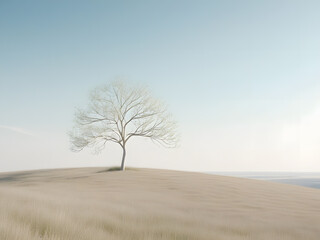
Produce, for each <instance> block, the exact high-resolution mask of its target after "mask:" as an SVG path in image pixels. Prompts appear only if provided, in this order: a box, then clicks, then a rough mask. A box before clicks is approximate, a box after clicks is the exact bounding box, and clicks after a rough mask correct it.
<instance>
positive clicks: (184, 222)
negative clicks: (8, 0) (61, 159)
mask: <svg viewBox="0 0 320 240" xmlns="http://www.w3.org/2000/svg"><path fill="white" fill-rule="evenodd" d="M0 209H1V211H0V239H3V240H21V239H23V240H40V239H41V240H43V239H46V240H49V239H50V240H62V239H67V240H88V239H94V240H100V239H101V240H102V239H103V240H105V239H110V240H113V239H128V240H129V239H130V240H132V239H133V240H134V239H137V240H138V239H139V240H141V239H148V240H152V239H176V240H178V239H181V240H186V239H195V240H201V239H210V240H212V239H217V240H238V239H255V240H260V239H266V240H267V239H282V240H287V239H288V240H289V239H297V240H298V239H299V240H300V239H304V240H307V239H310V240H313V239H314V240H318V239H319V236H320V224H319V223H320V190H318V189H311V188H304V187H299V186H292V185H286V184H279V183H272V182H265V181H259V180H250V179H241V178H235V177H224V176H215V175H208V174H202V173H191V172H178V171H169V170H151V169H131V170H128V171H125V172H117V171H112V172H111V171H106V170H105V169H103V168H81V169H57V170H39V171H25V172H14V173H1V174H0Z"/></svg>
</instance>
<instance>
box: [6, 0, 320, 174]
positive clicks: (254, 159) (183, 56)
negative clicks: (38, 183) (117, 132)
mask: <svg viewBox="0 0 320 240" xmlns="http://www.w3.org/2000/svg"><path fill="white" fill-rule="evenodd" d="M319 12H320V2H319V1H292V0H290V1H289V0H288V1H281V0H280V1H279V0H278V1H271V0H270V1H102V0H100V1H89V0H88V1H67V0H63V1H43V0H42V1H40V0H39V1H33V0H30V1H14V0H11V1H1V2H0V143H1V145H0V171H1V170H14V169H25V168H41V167H63V166H77V164H80V165H81V164H82V165H83V166H85V165H86V163H88V162H90V164H91V165H97V164H98V165H99V164H100V165H108V164H109V163H114V164H117V163H118V159H117V158H118V155H117V154H115V156H110V155H108V154H109V153H113V151H114V148H117V146H112V145H110V148H108V149H107V151H106V153H105V154H102V155H101V156H98V157H97V156H95V157H94V158H95V159H96V160H95V161H96V162H95V161H91V160H88V158H91V155H89V154H88V155H85V153H79V154H78V155H76V157H75V155H70V153H69V152H68V151H67V148H68V139H67V136H66V131H67V130H68V129H70V127H71V126H72V118H73V110H74V107H75V106H81V105H83V104H85V103H86V100H87V95H88V92H89V90H90V89H92V88H93V87H95V86H97V85H100V84H102V83H105V82H108V81H110V80H112V79H114V78H115V77H123V78H126V79H128V81H135V82H141V83H144V84H147V85H149V87H150V88H151V89H152V90H153V92H154V94H155V95H157V96H159V97H160V98H162V99H164V100H166V101H167V102H168V103H169V105H170V109H171V111H172V112H173V113H174V115H175V116H176V118H177V119H178V120H179V122H180V126H181V132H182V137H183V139H182V144H181V148H180V149H177V150H176V151H174V152H172V151H171V150H170V151H169V152H168V150H165V149H157V150H156V151H158V152H159V154H158V156H157V157H158V159H156V160H155V161H154V162H156V164H154V163H152V161H149V162H145V161H141V160H139V159H141V157H143V156H144V155H143V154H142V152H141V153H140V154H141V155H139V151H138V150H137V149H139V147H140V145H139V146H138V145H137V146H136V147H135V148H134V149H132V150H131V152H132V154H131V156H130V154H128V162H127V163H128V165H133V166H145V167H162V168H175V169H185V170H199V171H200V170H213V171H215V170H222V171H228V170H295V171H296V170H301V171H311V170H318V171H320V151H319V150H318V148H319V146H320V116H319V115H320V97H319V90H320V68H319V66H320V44H319V43H320V30H319V26H320V14H319ZM318 120H319V122H318ZM318 125H319V127H318ZM311 126H312V127H311ZM17 129H19V131H17ZM15 130H16V131H15ZM23 132H24V133H26V132H27V133H28V134H29V133H30V134H29V135H28V134H24V133H23ZM19 134H20V135H23V137H21V138H19V136H20V135H19ZM31 135H34V136H36V137H35V138H37V140H34V139H33V138H32V136H31ZM17 138H19V140H17ZM24 138H26V139H27V140H21V139H24ZM28 138H31V139H28ZM8 139H11V140H10V141H8ZM48 139H50V141H51V142H45V141H49V140H48ZM195 139H200V140H196V141H195ZM37 141H39V142H41V143H43V145H46V146H47V147H40V145H39V144H38V143H39V142H37ZM26 142H28V144H31V142H33V143H32V144H31V145H30V146H29V145H28V144H25V143H26ZM58 142H59V144H61V146H60V148H58V147H56V145H58ZM62 142H63V144H62ZM45 143H46V144H45ZM147 146H149V145H147ZM55 147H56V148H57V150H55V151H54V150H53V149H55ZM149 147H150V149H153V146H151V145H150V146H149ZM36 148H40V149H38V150H35V149H36ZM10 149H12V150H10ZM19 149H21V150H20V152H21V154H22V153H23V154H22V156H24V157H25V158H27V159H28V160H25V159H24V160H22V159H21V158H22V156H20V155H18V153H17V151H18V152H19ZM38 151H39V152H41V153H37V154H38V155H35V153H34V152H38ZM53 151H54V152H58V153H59V154H58V153H57V154H58V155H53V154H52V152H53ZM152 151H154V149H153V150H150V152H149V153H148V154H149V155H147V156H148V158H153V157H154V156H153V155H152ZM46 154H48V155H50V156H51V157H48V158H46V157H45V156H46ZM84 156H85V157H84ZM108 156H110V157H108ZM80 157H82V159H81V160H77V161H76V160H75V158H80ZM55 158H59V159H60V160H57V159H55ZM70 159H71V160H70ZM110 159H111V160H110ZM112 159H115V160H114V162H112V161H113V160H112ZM161 159H165V160H161ZM73 160H74V161H73ZM59 161H60V162H59ZM99 161H100V162H99ZM26 162H29V163H30V162H31V164H29V163H28V164H27V163H26ZM40 163H41V164H40ZM64 164H65V165H64ZM90 164H89V165H90ZM82 165H81V166H82Z"/></svg>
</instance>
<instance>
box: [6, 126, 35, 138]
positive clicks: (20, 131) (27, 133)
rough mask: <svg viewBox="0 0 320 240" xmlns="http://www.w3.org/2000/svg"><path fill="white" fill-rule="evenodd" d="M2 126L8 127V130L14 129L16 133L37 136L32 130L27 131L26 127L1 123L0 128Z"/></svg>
mask: <svg viewBox="0 0 320 240" xmlns="http://www.w3.org/2000/svg"><path fill="white" fill-rule="evenodd" d="M1 128H2V129H6V130H10V131H13V132H16V133H20V134H23V135H27V136H32V137H34V136H35V135H34V134H33V133H32V132H29V131H27V130H25V129H22V128H17V127H11V126H4V125H0V129H1Z"/></svg>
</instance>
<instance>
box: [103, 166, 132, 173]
mask: <svg viewBox="0 0 320 240" xmlns="http://www.w3.org/2000/svg"><path fill="white" fill-rule="evenodd" d="M131 170H137V169H135V168H126V169H125V171H131ZM117 171H119V172H121V167H109V168H106V169H103V170H100V171H98V172H97V173H105V172H117Z"/></svg>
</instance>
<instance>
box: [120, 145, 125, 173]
mask: <svg viewBox="0 0 320 240" xmlns="http://www.w3.org/2000/svg"><path fill="white" fill-rule="evenodd" d="M122 150H123V153H122V162H121V171H124V169H125V165H124V160H125V158H126V148H125V147H123V148H122Z"/></svg>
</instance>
